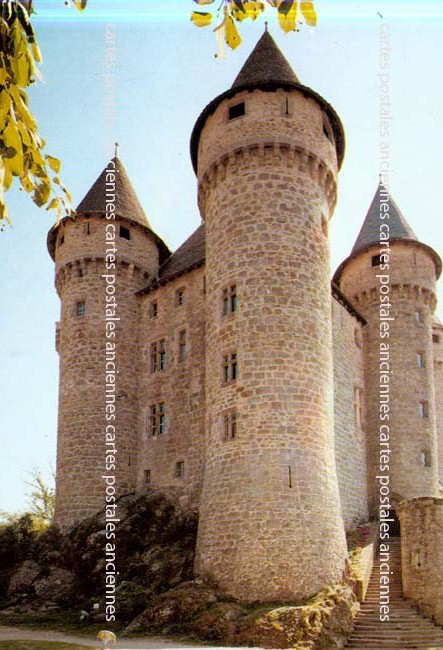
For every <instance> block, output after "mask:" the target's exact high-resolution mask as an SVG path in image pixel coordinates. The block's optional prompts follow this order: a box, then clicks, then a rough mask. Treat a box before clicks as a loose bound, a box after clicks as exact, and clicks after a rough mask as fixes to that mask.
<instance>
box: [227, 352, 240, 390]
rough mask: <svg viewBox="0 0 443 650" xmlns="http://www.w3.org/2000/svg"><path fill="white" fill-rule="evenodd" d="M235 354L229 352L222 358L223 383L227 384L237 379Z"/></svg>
mask: <svg viewBox="0 0 443 650" xmlns="http://www.w3.org/2000/svg"><path fill="white" fill-rule="evenodd" d="M237 373H238V368H237V353H236V352H231V353H230V354H226V355H225V356H224V357H223V381H224V383H225V384H226V383H228V382H230V381H235V379H237Z"/></svg>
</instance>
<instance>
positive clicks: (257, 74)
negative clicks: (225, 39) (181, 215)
mask: <svg viewBox="0 0 443 650" xmlns="http://www.w3.org/2000/svg"><path fill="white" fill-rule="evenodd" d="M279 88H282V89H284V90H298V91H299V92H300V93H302V94H303V95H305V96H306V97H310V98H312V99H314V101H316V102H317V103H318V104H319V105H320V106H321V108H322V109H323V110H324V111H325V113H326V114H327V115H328V117H329V120H330V122H331V125H332V128H333V130H334V138H335V143H336V148H337V158H338V164H339V167H340V166H341V163H342V161H343V156H344V149H345V136H344V131H343V126H342V124H341V121H340V118H339V117H338V115H337V113H336V112H335V110H334V109H333V108H332V106H331V105H330V104H328V102H327V101H325V100H324V99H323V97H322V96H321V95H319V94H318V93H316V92H315V91H314V90H312V88H309V87H308V86H303V85H302V84H301V83H300V82H299V80H298V78H297V75H296V74H295V72H294V71H293V69H292V68H291V66H290V64H289V63H288V61H287V60H286V59H285V57H284V56H283V54H282V52H281V51H280V49H279V48H278V46H277V45H276V43H275V41H274V39H273V38H272V36H271V35H270V34H269V32H268V31H267V30H266V31H265V32H264V33H263V35H262V36H261V37H260V39H259V41H258V43H257V45H256V46H255V48H254V50H253V51H252V52H251V54H250V55H249V57H248V59H247V60H246V62H245V63H244V65H243V67H242V69H241V70H240V72H239V73H238V75H237V77H236V78H235V80H234V83H233V84H232V86H231V88H229V89H228V90H226V91H225V92H224V93H222V94H221V95H218V97H216V98H215V99H213V100H212V101H211V102H210V103H209V104H208V105H207V106H206V108H205V109H204V110H203V111H202V113H201V114H200V117H199V118H198V120H197V122H196V123H195V126H194V130H193V131H192V135H191V159H192V165H193V167H194V171H195V172H196V173H197V162H198V145H199V141H200V135H201V132H202V129H203V127H204V125H205V123H206V120H207V119H208V117H209V116H210V115H212V114H213V113H214V111H215V110H216V109H217V107H218V106H219V105H220V104H221V103H222V102H223V101H224V100H226V99H230V98H231V97H234V96H235V95H236V94H237V93H239V92H242V91H245V90H246V91H253V90H255V89H260V90H263V91H265V92H274V91H275V90H277V89H279Z"/></svg>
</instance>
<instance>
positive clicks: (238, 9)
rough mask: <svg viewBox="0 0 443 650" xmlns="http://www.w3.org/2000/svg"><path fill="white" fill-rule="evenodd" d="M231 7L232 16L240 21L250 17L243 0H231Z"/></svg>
mask: <svg viewBox="0 0 443 650" xmlns="http://www.w3.org/2000/svg"><path fill="white" fill-rule="evenodd" d="M229 8H230V10H231V16H232V17H233V18H234V19H235V20H238V21H239V22H241V21H242V20H244V19H245V18H247V17H248V16H247V13H246V11H245V8H244V3H243V2H242V0H231V2H230V3H229Z"/></svg>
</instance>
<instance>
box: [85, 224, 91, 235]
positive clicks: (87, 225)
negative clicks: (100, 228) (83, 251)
mask: <svg viewBox="0 0 443 650" xmlns="http://www.w3.org/2000/svg"><path fill="white" fill-rule="evenodd" d="M83 232H84V234H85V235H90V234H91V224H90V223H89V221H87V222H86V223H85V224H83Z"/></svg>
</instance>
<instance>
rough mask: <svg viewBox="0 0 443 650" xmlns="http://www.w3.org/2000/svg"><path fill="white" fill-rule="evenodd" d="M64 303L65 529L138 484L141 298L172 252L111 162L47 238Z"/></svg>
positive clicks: (60, 448) (58, 517)
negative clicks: (73, 212) (139, 294)
mask: <svg viewBox="0 0 443 650" xmlns="http://www.w3.org/2000/svg"><path fill="white" fill-rule="evenodd" d="M48 248H49V252H50V254H51V256H52V258H53V259H54V261H55V284H56V288H57V292H58V295H59V297H60V300H61V316H60V322H59V323H58V324H57V334H56V339H57V349H58V352H59V354H60V379H59V416H58V440H57V470H56V474H57V480H56V486H57V487H56V508H55V521H56V523H58V524H59V525H60V526H62V527H63V528H67V527H69V526H70V525H72V524H74V523H75V522H76V521H79V520H80V519H82V518H84V517H87V516H89V515H91V514H94V513H95V512H97V511H98V510H100V509H102V508H104V507H105V505H106V497H108V503H110V504H112V503H113V501H114V500H115V498H116V497H117V496H120V495H121V494H123V493H125V492H128V491H131V490H132V489H133V488H134V487H135V483H134V482H135V478H136V472H135V465H136V454H137V446H138V439H137V430H138V424H137V413H138V403H137V375H138V361H139V355H138V347H137V337H138V298H137V295H136V293H137V291H138V290H140V289H142V288H144V286H146V284H147V282H148V281H149V279H150V278H152V277H153V276H155V275H156V274H157V272H158V268H159V263H161V261H162V259H163V258H164V256H165V254H166V253H167V249H166V246H165V245H164V244H163V242H162V241H161V240H160V239H159V238H158V237H157V236H156V235H155V234H154V233H153V232H152V230H151V229H150V227H149V224H148V222H147V219H146V216H145V214H144V212H143V209H142V208H141V206H140V203H139V202H138V199H137V197H136V195H135V192H134V190H133V188H132V186H131V183H130V181H129V178H128V176H127V174H126V172H125V170H124V167H123V165H122V163H121V162H120V160H119V159H118V158H113V159H112V160H111V161H110V162H109V164H108V166H107V168H106V169H105V170H104V171H103V172H102V174H101V175H100V176H99V178H98V179H97V181H96V182H95V183H94V185H93V186H92V187H91V189H90V190H89V192H88V193H87V195H86V196H85V198H84V199H83V201H81V203H80V204H79V206H78V208H77V213H76V216H75V218H74V219H71V218H69V217H68V218H65V219H63V221H61V222H60V223H59V224H57V225H56V226H54V227H53V228H52V229H51V231H50V232H49V235H48Z"/></svg>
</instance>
